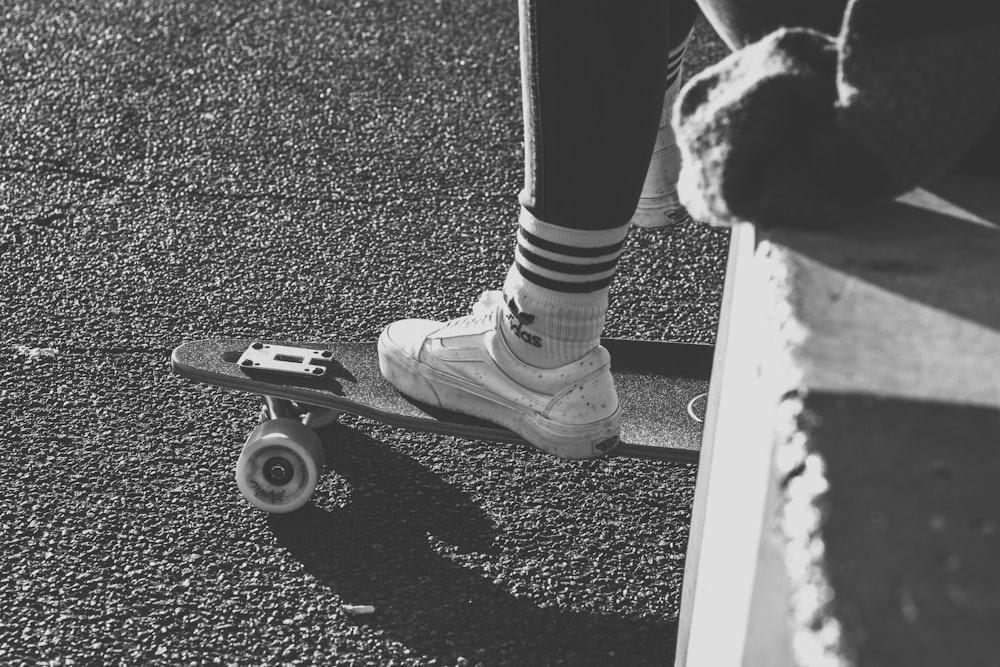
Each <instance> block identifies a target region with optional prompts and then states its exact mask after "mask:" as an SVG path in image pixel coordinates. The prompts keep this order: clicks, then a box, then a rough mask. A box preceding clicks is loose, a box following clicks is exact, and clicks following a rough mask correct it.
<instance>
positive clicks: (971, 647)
mask: <svg viewBox="0 0 1000 667" xmlns="http://www.w3.org/2000/svg"><path fill="white" fill-rule="evenodd" d="M851 223H852V224H851V225H850V226H849V227H848V228H846V229H843V230H838V231H831V232H822V231H811V232H810V231H793V230H775V231H769V232H766V233H761V234H759V235H756V234H755V230H754V229H753V228H751V227H749V226H743V227H737V228H736V229H735V230H734V234H733V241H732V244H731V250H730V264H729V275H728V276H727V288H726V294H725V296H724V304H723V318H722V320H721V321H720V331H719V339H718V341H717V343H716V349H717V359H716V366H715V369H714V371H713V373H714V375H713V387H712V396H711V397H710V413H709V416H708V420H707V423H706V431H705V441H704V443H703V447H702V462H701V466H700V468H699V477H698V486H697V489H696V496H695V507H694V511H693V516H692V528H691V537H690V543H689V550H688V560H687V566H686V567H687V569H686V572H685V584H684V595H683V600H682V608H681V619H680V636H679V641H678V652H677V662H676V664H678V665H692V666H701V665H712V666H713V667H716V666H718V667H725V666H728V665H766V666H767V667H781V666H782V665H796V664H808V665H853V664H857V665H867V664H879V665H881V664H906V665H924V664H926V665H938V664H954V665H958V664H986V663H987V662H988V661H987V657H988V656H992V655H996V654H997V653H998V650H1000V639H997V638H996V635H995V628H997V627H1000V573H998V574H994V570H996V569H997V568H996V565H995V564H996V563H998V562H1000V224H998V223H1000V187H998V184H995V183H992V182H986V181H976V180H972V179H960V178H956V177H951V178H949V179H946V180H943V181H942V182H941V183H939V184H935V185H933V186H929V187H927V188H926V189H923V190H918V191H916V192H913V193H910V194H909V195H907V196H905V197H903V198H901V199H900V200H898V201H897V202H892V203H886V204H883V205H879V206H873V207H870V208H867V209H865V210H861V211H858V212H857V217H856V218H855V219H854V220H852V221H851ZM965 656H968V658H966V657H965ZM977 659H979V661H978V662H976V661H977Z"/></svg>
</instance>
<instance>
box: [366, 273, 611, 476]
mask: <svg viewBox="0 0 1000 667" xmlns="http://www.w3.org/2000/svg"><path fill="white" fill-rule="evenodd" d="M503 308H505V306H504V305H503V299H502V297H499V295H498V294H497V293H496V292H487V293H485V294H484V295H483V297H482V299H481V300H480V302H479V303H478V304H477V305H476V306H475V307H474V308H473V314H472V315H470V316H467V317H462V318H458V319H455V320H451V321H449V322H436V321H433V320H420V319H410V320H401V321H399V322H394V323H392V324H390V325H389V326H388V327H386V328H385V330H383V331H382V335H381V336H380V337H379V341H378V352H379V367H380V368H381V370H382V374H383V375H384V376H385V377H386V379H387V380H389V382H390V383H392V385H393V386H394V387H396V389H398V390H399V391H400V392H401V393H403V394H404V395H406V396H409V397H410V398H412V399H414V400H417V401H420V402H423V403H427V404H429V405H433V406H438V407H442V408H445V409H447V410H452V411H455V412H460V413H462V414H466V415H470V416H473V417H478V418H480V419H485V420H487V421H490V422H493V423H495V424H498V425H500V426H503V427H505V428H507V429H510V430H511V431H514V432H515V433H517V434H518V435H520V436H521V437H523V438H524V439H525V440H527V441H528V442H530V443H531V444H532V445H534V446H535V447H538V448H539V449H541V450H543V451H545V452H548V453H550V454H553V455H555V456H558V457H560V458H566V459H588V458H595V457H599V456H603V455H605V454H607V453H608V452H609V451H611V450H612V449H613V448H614V447H615V446H616V445H617V444H618V436H619V433H620V430H621V410H620V407H619V403H618V394H617V392H616V391H615V385H614V380H613V379H612V377H611V359H610V356H609V355H608V351H607V350H606V349H604V348H603V347H601V346H598V347H596V348H594V349H593V350H592V351H591V352H589V353H588V354H587V355H585V356H584V357H583V358H582V359H579V360H577V361H574V362H572V363H569V364H566V365H565V366H559V367H557V368H536V367H533V366H529V365H527V364H524V363H522V362H521V361H520V360H518V359H517V357H515V356H514V354H513V353H512V352H511V350H510V348H509V346H508V345H507V342H506V341H505V340H504V337H503V335H502V332H501V331H500V330H499V327H501V326H504V325H505V318H504V317H503V312H502V310H503Z"/></svg>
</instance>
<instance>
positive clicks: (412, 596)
mask: <svg viewBox="0 0 1000 667" xmlns="http://www.w3.org/2000/svg"><path fill="white" fill-rule="evenodd" d="M516 34H517V17H516V8H515V6H514V3H510V2H495V1H483V0H479V1H469V2H462V3H458V2H449V1H448V0H438V1H437V2H415V1H414V2H410V1H402V0H399V1H391V2H390V1H386V2H374V1H372V0H363V1H360V2H342V1H340V0H338V1H333V0H312V1H306V0H302V1H299V2H291V1H289V2H273V1H269V2H256V3H246V2H236V1H230V2H217V1H211V2H210V1H206V0H188V1H186V2H185V1H181V0H161V1H159V2H152V1H151V0H117V1H112V0H89V1H84V2H77V3H56V2H43V1H41V0H35V1H34V2H23V1H16V0H15V1H14V2H7V3H4V5H3V7H2V8H0V63H2V65H0V87H2V90H3V95H0V137H2V145H0V253H2V260H0V281H2V287H0V294H2V304H0V318H2V319H0V325H2V326H0V409H2V411H3V415H4V417H5V419H4V423H3V426H2V427H0V434H2V439H3V447H2V449H0V479H2V486H0V488H2V490H0V539H2V543H3V546H4V549H3V550H2V553H0V570H2V572H3V574H0V605H2V607H3V609H4V613H3V615H2V618H0V663H2V664H17V665H20V664H24V665H113V664H122V665H150V664H162V665H174V664H209V665H210V664H225V665H255V664H261V665H263V664H290V665H291V664H304V665H308V664H315V665H327V664H329V665H341V664H342V665H369V664H370V665H477V664H482V665H556V664H565V665H613V664H622V665H642V664H654V665H656V664H669V663H670V661H671V656H672V652H673V645H674V641H675V635H676V616H677V610H678V604H679V598H680V586H681V578H682V569H683V561H684V550H685V544H686V535H687V528H688V521H689V515H690V507H691V499H692V493H693V484H694V477H695V467H694V466H691V465H680V464H668V463H655V462H641V461H629V460H618V459H614V460H608V461H596V462H585V463H570V462H562V461H557V460H553V459H552V458H549V457H547V456H545V455H544V454H541V453H538V452H535V451H531V450H528V449H525V448H517V447H512V446H506V445H495V444H486V443H478V442H469V441H462V440H458V439H454V438H447V437H429V436H423V435H415V434H412V433H407V432H404V431H399V430H395V429H391V428H386V427H382V426H380V425H378V424H375V423H372V422H369V421H366V420H362V419H347V420H345V423H344V424H343V425H337V426H332V427H329V428H327V429H326V430H325V431H323V437H324V442H325V445H326V449H327V461H328V463H327V468H328V470H327V475H326V476H325V477H324V479H323V481H322V483H321V485H320V487H319V489H318V491H317V494H316V498H315V501H314V502H313V503H311V504H310V505H309V506H307V508H305V509H303V510H301V511H299V512H297V513H294V514H292V515H288V516H284V517H268V516H266V515H264V514H261V513H259V512H257V511H255V510H253V509H251V508H250V507H249V506H248V505H247V504H246V503H244V502H243V501H242V500H241V498H240V497H239V494H238V491H237V489H236V484H235V482H234V480H233V466H234V463H235V460H236V457H237V454H238V451H239V446H240V445H241V444H242V440H243V438H244V437H245V435H246V433H247V432H248V431H249V429H250V428H251V427H252V425H253V423H254V415H255V414H256V412H257V410H258V405H257V403H256V402H255V401H254V400H253V399H251V398H249V397H246V396H242V395H234V394H229V393H225V392H222V391H217V390H213V389H208V388H204V387H200V386H197V385H195V384H192V383H188V382H186V381H183V380H180V379H178V378H175V377H174V376H172V375H171V373H170V371H169V365H168V358H169V351H170V350H171V349H172V347H173V346H175V345H177V344H179V343H181V342H183V341H185V340H189V339H192V338H201V337H211V336H247V337H258V336H267V337H272V338H282V337H295V338H300V339H301V338H308V339H323V338H336V339H346V340H358V341H361V340H372V339H373V338H374V337H375V336H376V335H377V333H378V331H379V330H380V328H381V327H382V326H383V325H384V324H385V323H388V322H389V321H392V320H394V319H398V318H400V317H408V316H421V317H434V318H448V317H452V316H455V315H457V314H460V313H462V312H464V311H465V310H466V309H467V308H468V306H469V304H471V303H472V301H473V300H474V299H475V298H476V297H477V296H478V294H479V292H480V291H481V290H483V289H486V288H493V287H496V286H498V285H499V282H500V281H501V279H502V277H503V274H504V272H505V270H506V267H507V264H508V262H509V261H510V258H511V256H512V252H513V232H514V229H515V223H516V215H517V202H516V193H517V190H518V189H519V187H520V182H521V167H522V162H521V161H522V157H521V118H520V98H519V84H518V65H517V39H516ZM699 34H700V35H701V36H702V40H701V41H700V42H698V44H697V45H696V47H695V49H694V53H693V63H694V64H693V66H692V69H697V67H698V64H699V62H704V61H710V60H711V59H713V58H714V57H716V56H717V54H718V52H719V47H718V45H717V44H716V43H714V42H713V41H711V40H708V39H707V38H705V37H704V34H705V30H704V29H702V30H701V31H700V33H699ZM725 244H726V236H725V234H724V233H722V232H719V231H716V230H711V229H709V228H707V227H705V226H701V225H698V224H695V223H692V222H690V221H685V222H682V223H680V224H679V225H678V226H677V227H675V228H673V229H671V230H667V231H646V230H637V231H636V232H635V233H633V235H632V236H631V238H630V241H629V244H628V248H627V251H626V254H625V257H624V260H623V268H622V271H621V278H620V279H619V281H618V282H617V284H616V286H615V290H614V294H613V296H612V299H613V306H612V311H611V313H610V318H609V324H608V331H607V333H608V334H610V335H616V336H636V337H648V338H656V339H671V340H682V341H698V342H711V340H712V338H713V336H714V330H715V324H716V320H717V311H718V304H719V299H720V295H721V289H722V285H721V278H722V270H723V261H724V252H725ZM345 605H346V607H345ZM351 605H355V607H352V606H351ZM366 605H367V606H371V607H372V608H373V609H374V612H373V613H370V614H358V613H357V612H358V611H367V610H366V609H365V608H364V606H366Z"/></svg>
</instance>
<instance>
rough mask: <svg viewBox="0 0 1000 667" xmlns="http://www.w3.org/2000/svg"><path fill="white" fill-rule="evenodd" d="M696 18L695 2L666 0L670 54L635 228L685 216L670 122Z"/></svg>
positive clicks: (669, 222) (678, 159)
mask: <svg viewBox="0 0 1000 667" xmlns="http://www.w3.org/2000/svg"><path fill="white" fill-rule="evenodd" d="M698 14H699V10H698V5H696V4H695V1H694V0H668V18H669V24H670V30H669V38H668V45H669V52H668V56H667V73H666V81H665V83H664V93H663V107H662V111H661V114H660V129H659V131H658V132H657V134H656V144H655V146H654V147H653V157H652V158H651V159H650V161H649V168H648V170H647V171H646V180H645V182H644V183H643V185H642V194H641V195H640V196H639V205H638V206H637V207H636V209H635V213H634V214H633V215H632V224H633V225H634V226H636V227H647V228H659V227H667V226H670V225H672V224H674V223H675V222H677V220H678V219H679V218H680V216H681V215H683V214H684V207H683V206H682V205H681V202H680V198H679V197H678V195H677V179H678V177H679V176H680V171H681V152H680V148H678V146H677V140H676V138H675V137H674V129H673V127H672V126H671V124H670V121H671V117H672V116H673V107H674V102H675V101H676V99H677V93H678V91H680V87H681V77H682V74H683V67H684V53H685V51H686V50H687V43H688V39H689V38H690V37H691V30H692V28H693V27H694V22H695V19H696V18H697V17H698Z"/></svg>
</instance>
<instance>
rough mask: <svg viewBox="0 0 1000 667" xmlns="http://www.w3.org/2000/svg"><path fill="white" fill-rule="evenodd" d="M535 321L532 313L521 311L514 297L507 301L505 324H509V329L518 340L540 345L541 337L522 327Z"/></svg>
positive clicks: (535, 345)
mask: <svg viewBox="0 0 1000 667" xmlns="http://www.w3.org/2000/svg"><path fill="white" fill-rule="evenodd" d="M534 321H535V316H534V315H529V314H528V313H522V312H521V310H520V309H519V308H518V307H517V304H516V303H515V302H514V299H510V300H509V301H508V302H507V324H508V326H510V330H511V331H513V332H514V335H515V336H517V338H518V340H520V341H521V342H523V343H527V344H528V345H531V346H533V347H541V346H542V337H541V336H536V335H535V334H533V333H531V332H530V331H525V330H524V329H523V328H522V327H524V326H528V325H530V324H531V323H532V322H534Z"/></svg>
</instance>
